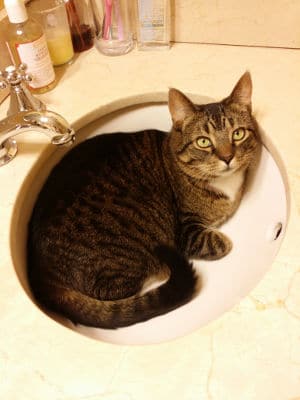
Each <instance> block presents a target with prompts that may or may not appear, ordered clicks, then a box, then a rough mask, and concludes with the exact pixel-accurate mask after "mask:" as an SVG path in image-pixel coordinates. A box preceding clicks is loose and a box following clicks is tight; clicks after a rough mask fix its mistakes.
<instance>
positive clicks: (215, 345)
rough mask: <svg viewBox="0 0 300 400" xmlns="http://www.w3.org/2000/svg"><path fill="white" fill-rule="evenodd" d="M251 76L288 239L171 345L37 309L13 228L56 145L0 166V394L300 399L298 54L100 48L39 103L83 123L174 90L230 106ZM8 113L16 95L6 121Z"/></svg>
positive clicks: (65, 72)
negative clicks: (94, 328) (25, 186)
mask: <svg viewBox="0 0 300 400" xmlns="http://www.w3.org/2000/svg"><path fill="white" fill-rule="evenodd" d="M245 70H249V71H250V72H251V74H252V79H253V85H254V94H253V105H254V110H255V115H256V117H257V119H258V121H259V123H260V125H261V127H262V128H263V129H264V131H265V132H266V134H267V135H268V136H269V137H270V139H271V140H272V142H273V143H274V145H275V146H276V148H277V150H278V151H279V153H280V156H281V158H282V160H283V163H284V165H285V168H286V171H287V175H288V181H289V186H290V192H291V211H290V218H289V224H288V228H287V231H286V236H285V239H284V241H283V244H282V246H281V249H280V251H279V253H278V255H277V257H276V260H275V261H274V263H273V264H272V266H271V267H270V270H269V272H268V273H267V274H266V275H265V277H264V278H263V279H262V281H261V282H260V283H259V284H258V285H257V286H256V288H255V289H254V290H253V291H252V292H251V293H250V294H249V296H247V297H246V298H245V299H243V300H242V301H241V302H240V303H239V304H237V305H236V306H235V307H234V308H233V309H232V310H231V311H229V312H227V313H225V314H224V315H223V316H222V317H221V318H218V319H217V320H215V321H214V322H212V323H210V324H209V325H207V326H205V327H204V328H202V329H199V330H198V331H195V332H193V333H191V334H189V335H187V336H185V337H182V338H179V339H176V340H173V341H171V342H166V343H162V344H157V345H148V346H118V345H112V344H108V343H102V342H99V341H95V340H93V339H90V338H87V337H85V336H82V335H79V334H78V333H76V332H74V331H72V330H69V329H66V328H65V327H63V326H62V325H60V324H58V323H56V322H55V321H53V320H52V319H50V318H49V317H47V316H46V315H45V314H43V313H42V312H41V311H40V310H39V309H38V308H37V307H36V306H35V305H33V303H32V302H31V300H30V299H29V298H28V296H27V295H26V293H25V291H24V290H23V288H22V287H21V285H20V282H19V280H18V278H17V276H16V273H15V270H14V266H13V263H12V255H11V250H10V238H9V235H10V221H11V219H12V213H13V206H14V203H15V199H16V197H17V194H18V191H19V189H20V187H21V185H22V183H23V181H24V179H25V177H26V175H27V174H28V171H29V170H30V169H31V168H32V166H33V165H34V164H35V162H36V160H37V159H38V158H40V157H42V156H43V154H45V152H47V149H49V146H50V145H49V144H48V143H47V140H46V139H45V140H44V139H43V138H42V137H41V138H40V136H37V135H30V134H24V135H20V136H19V137H18V138H17V141H18V144H19V153H18V155H17V157H16V159H15V160H14V161H13V162H11V163H10V164H8V165H6V166H4V167H2V168H0V221H1V230H0V255H1V256H0V274H1V282H0V338H1V339H0V398H3V399H6V400H27V399H28V400H40V399H43V400H48V399H49V400H50V399H51V400H79V399H81V400H83V399H84V400H102V399H105V400H141V399H142V400H153V399H166V398H169V399H174V400H177V399H178V400H179V399H180V400H196V399H197V400H200V399H201V400H202V399H203V400H227V399H228V400H229V399H230V400H241V399H242V400H269V399H270V400H297V399H298V400H299V399H300V296H299V292H300V246H299V244H300V224H299V222H300V218H299V209H300V157H299V155H300V154H299V153H300V150H299V149H300V106H299V105H300V79H299V78H300V72H299V71H300V52H299V51H297V50H285V49H267V48H251V47H231V46H213V45H210V46H209V45H199V44H198V45H197V44H176V45H174V46H173V48H172V49H171V50H170V51H167V52H144V53H143V52H138V51H136V50H135V51H133V52H132V53H130V54H128V55H126V56H123V57H115V58H109V57H105V56H103V55H100V54H99V53H98V52H97V50H96V49H92V50H90V51H87V52H85V53H83V54H81V55H80V56H79V57H77V59H76V60H75V61H74V63H73V64H72V65H70V66H69V67H68V68H67V69H65V68H61V69H60V70H58V77H59V83H58V85H57V87H56V88H55V89H54V90H53V91H51V92H49V93H46V94H44V95H41V96H40V98H41V99H42V100H43V101H44V102H45V103H46V104H47V106H48V108H49V109H50V110H53V111H56V112H58V113H61V114H62V115H63V116H64V117H65V118H66V119H67V120H68V121H69V122H71V123H72V124H73V125H74V127H75V128H80V127H81V126H83V125H85V124H86V123H88V122H90V121H92V120H94V119H96V118H97V117H99V116H101V115H104V114H106V113H108V112H110V111H114V110H116V109H119V108H122V107H125V106H127V105H129V104H136V103H140V102H145V101H162V100H166V99H167V92H168V88H169V87H176V88H178V89H180V90H182V91H183V92H185V93H191V94H199V95H203V96H208V97H212V98H216V99H221V98H223V97H225V96H226V95H228V94H229V92H230V91H231V89H232V87H233V85H234V84H235V83H236V81H237V80H238V78H239V77H240V76H241V75H242V73H243V72H244V71H245ZM7 107H8V100H6V101H5V102H4V103H3V104H2V105H1V107H0V119H2V118H3V117H4V116H5V113H6V109H7ZM28 143H34V144H35V145H34V146H28V145H27V146H26V144H28ZM28 149H29V150H28Z"/></svg>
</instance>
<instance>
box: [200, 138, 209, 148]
mask: <svg viewBox="0 0 300 400" xmlns="http://www.w3.org/2000/svg"><path fill="white" fill-rule="evenodd" d="M197 145H198V147H200V148H201V149H207V148H208V147H211V145H212V143H211V141H210V139H208V138H207V137H199V138H198V139H197Z"/></svg>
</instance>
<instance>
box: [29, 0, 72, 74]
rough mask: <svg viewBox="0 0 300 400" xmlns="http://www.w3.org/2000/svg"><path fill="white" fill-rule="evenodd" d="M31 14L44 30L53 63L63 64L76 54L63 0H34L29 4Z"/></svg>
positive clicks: (55, 64)
mask: <svg viewBox="0 0 300 400" xmlns="http://www.w3.org/2000/svg"><path fill="white" fill-rule="evenodd" d="M28 12H29V15H30V16H32V17H33V18H34V19H35V20H36V21H38V22H39V23H40V24H41V25H42V28H43V30H44V33H45V36H46V40H47V46H48V49H49V53H50V57H51V60H52V64H53V65H54V66H58V65H63V64H66V63H68V62H70V61H71V60H72V58H73V56H74V51H73V44H72V39H71V32H70V26H69V22H68V17H67V12H66V7H65V3H64V1H63V0H34V1H32V2H29V4H28Z"/></svg>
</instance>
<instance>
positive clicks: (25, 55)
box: [4, 0, 56, 93]
mask: <svg viewBox="0 0 300 400" xmlns="http://www.w3.org/2000/svg"><path fill="white" fill-rule="evenodd" d="M4 5H5V8H6V12H7V16H8V19H9V24H8V25H7V31H6V44H7V47H8V50H9V52H10V55H11V58H12V61H13V62H14V64H15V65H19V64H20V63H21V62H22V63H25V64H26V65H27V68H28V69H27V71H28V73H30V74H31V75H32V78H33V79H32V81H31V82H30V84H29V87H30V89H31V91H32V92H34V93H44V92H47V91H48V90H50V89H52V88H53V87H54V86H55V84H56V80H55V72H54V68H53V65H52V62H51V58H50V55H49V50H48V47H47V42H46V38H45V35H44V32H43V30H42V27H41V26H40V24H39V23H37V22H36V21H35V20H34V19H31V18H28V14H27V10H26V8H25V4H24V2H23V1H22V0H4Z"/></svg>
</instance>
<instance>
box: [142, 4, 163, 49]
mask: <svg viewBox="0 0 300 400" xmlns="http://www.w3.org/2000/svg"><path fill="white" fill-rule="evenodd" d="M138 5H139V22H140V40H141V41H142V42H144V41H145V42H147V41H164V40H165V29H166V27H165V25H166V21H165V6H164V1H159V0H150V1H145V0H139V2H138Z"/></svg>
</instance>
